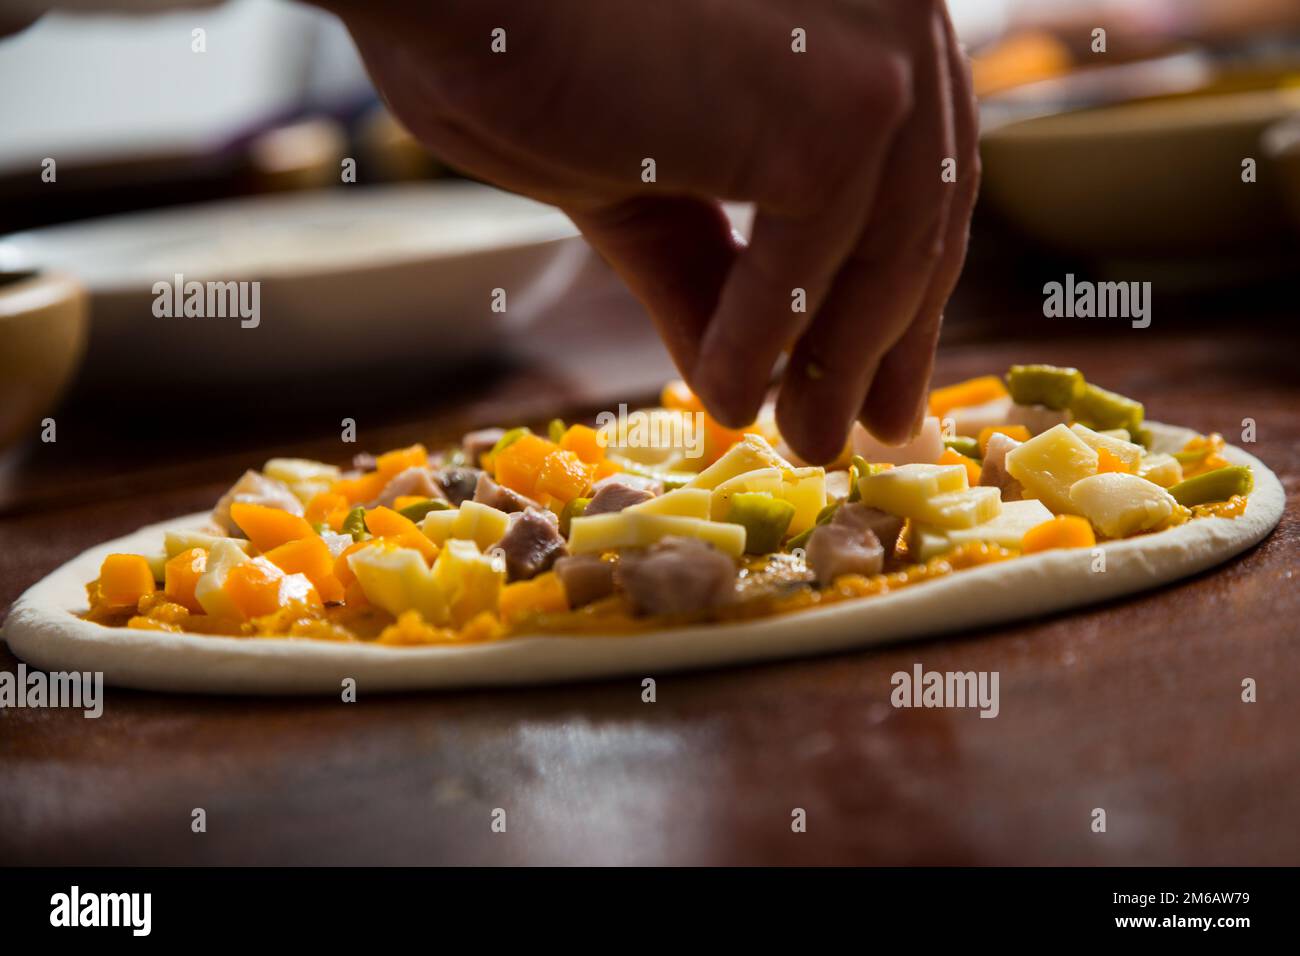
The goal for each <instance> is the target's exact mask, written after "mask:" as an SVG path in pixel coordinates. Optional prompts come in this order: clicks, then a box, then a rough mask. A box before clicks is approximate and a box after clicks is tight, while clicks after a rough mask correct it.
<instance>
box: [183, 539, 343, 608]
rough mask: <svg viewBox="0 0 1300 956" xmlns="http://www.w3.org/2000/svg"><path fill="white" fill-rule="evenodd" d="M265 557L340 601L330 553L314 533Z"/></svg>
mask: <svg viewBox="0 0 1300 956" xmlns="http://www.w3.org/2000/svg"><path fill="white" fill-rule="evenodd" d="M266 559H267V560H268V561H270V562H271V563H272V564H274V565H275V566H276V567H277V568H279V569H280V570H281V571H283V572H284V573H285V574H301V575H303V576H304V577H306V578H307V580H308V581H310V582H311V583H312V586H313V587H314V588H316V591H317V593H318V594H319V595H320V598H321V600H322V601H325V602H326V603H328V604H337V603H338V602H339V601H342V600H343V583H342V582H341V581H340V580H339V579H338V578H337V577H335V576H334V555H332V554H330V549H329V548H328V547H326V545H325V542H324V541H322V540H321V539H320V538H318V537H316V536H315V535H312V536H311V537H310V538H299V539H298V540H297V541H289V542H287V543H285V544H282V545H280V546H279V547H278V548H272V549H271V550H270V551H268V552H266ZM169 563H170V562H169Z"/></svg>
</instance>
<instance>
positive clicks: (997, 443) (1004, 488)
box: [980, 432, 1025, 501]
mask: <svg viewBox="0 0 1300 956" xmlns="http://www.w3.org/2000/svg"><path fill="white" fill-rule="evenodd" d="M1022 444H1023V442H1018V441H1016V440H1015V439H1014V438H1011V437H1009V436H1007V435H1004V434H1002V433H1001V432H994V433H993V434H992V435H991V436H990V437H989V444H988V447H987V448H986V449H984V465H983V468H982V469H981V470H980V484H981V485H982V486H984V487H986V488H997V489H998V490H999V491H1000V492H1002V500H1003V501H1020V500H1022V499H1023V498H1024V497H1025V489H1024V487H1023V486H1022V485H1021V484H1020V482H1018V481H1016V479H1014V478H1012V477H1011V475H1010V474H1008V473H1007V452H1009V451H1011V449H1013V448H1019V447H1020V446H1021V445H1022Z"/></svg>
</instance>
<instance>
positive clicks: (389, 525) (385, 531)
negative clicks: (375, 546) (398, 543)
mask: <svg viewBox="0 0 1300 956" xmlns="http://www.w3.org/2000/svg"><path fill="white" fill-rule="evenodd" d="M366 530H367V531H369V532H370V533H371V534H373V535H374V536H375V537H377V538H386V537H388V536H389V535H399V534H401V533H402V532H403V531H418V530H419V529H418V528H416V526H415V522H414V521H412V520H411V519H410V518H408V517H406V515H399V514H398V513H397V512H396V511H394V510H393V509H392V508H385V507H383V506H382V505H381V506H380V507H378V508H371V509H369V510H368V511H366Z"/></svg>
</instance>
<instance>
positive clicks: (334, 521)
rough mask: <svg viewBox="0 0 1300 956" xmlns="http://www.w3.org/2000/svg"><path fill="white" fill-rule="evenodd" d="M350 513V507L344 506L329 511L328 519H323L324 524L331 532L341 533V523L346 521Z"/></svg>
mask: <svg viewBox="0 0 1300 956" xmlns="http://www.w3.org/2000/svg"><path fill="white" fill-rule="evenodd" d="M351 513H352V506H351V505H344V506H343V507H342V508H338V509H336V510H334V511H331V512H330V514H329V517H328V518H326V519H325V523H326V524H327V525H329V527H330V530H331V531H333V532H335V533H336V534H338V533H341V532H342V531H343V522H345V521H347V520H348V515H349V514H351Z"/></svg>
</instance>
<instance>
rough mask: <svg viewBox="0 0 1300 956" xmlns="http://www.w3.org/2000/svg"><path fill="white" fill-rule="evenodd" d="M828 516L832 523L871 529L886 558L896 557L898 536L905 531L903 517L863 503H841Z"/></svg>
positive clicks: (864, 529)
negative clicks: (895, 550)
mask: <svg viewBox="0 0 1300 956" xmlns="http://www.w3.org/2000/svg"><path fill="white" fill-rule="evenodd" d="M828 517H829V523H830V524H832V525H837V526H840V527H847V528H853V529H855V530H857V531H870V532H871V533H872V535H874V536H875V538H876V540H877V541H879V542H880V547H881V550H882V553H883V557H884V559H885V560H886V561H889V560H891V559H892V558H893V557H894V549H895V548H896V547H897V545H898V536H899V535H900V534H901V533H902V531H903V519H902V518H900V517H898V516H897V515H891V514H889V513H888V512H887V511H881V510H880V509H879V508H870V507H868V506H867V505H864V504H861V503H855V504H844V505H841V506H840V507H838V508H836V509H835V510H834V512H833V513H832V514H831V515H829V516H828Z"/></svg>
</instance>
